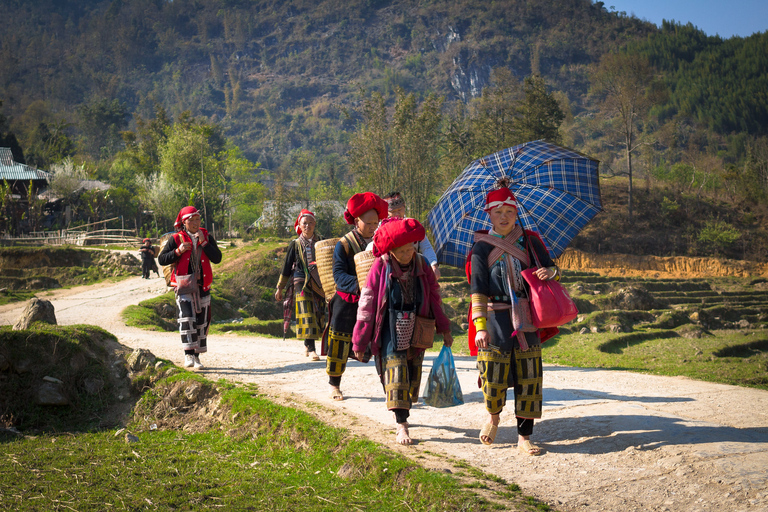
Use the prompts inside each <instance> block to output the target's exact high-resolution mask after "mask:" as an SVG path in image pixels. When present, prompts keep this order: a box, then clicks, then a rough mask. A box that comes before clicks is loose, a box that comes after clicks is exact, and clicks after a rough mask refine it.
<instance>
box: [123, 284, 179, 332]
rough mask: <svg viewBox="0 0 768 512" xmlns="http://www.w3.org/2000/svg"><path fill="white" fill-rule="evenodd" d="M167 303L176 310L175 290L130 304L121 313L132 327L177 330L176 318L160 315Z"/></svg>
mask: <svg viewBox="0 0 768 512" xmlns="http://www.w3.org/2000/svg"><path fill="white" fill-rule="evenodd" d="M166 304H167V305H169V306H171V307H172V308H173V310H174V311H176V299H175V296H174V292H173V290H171V291H169V292H167V293H164V294H163V295H158V296H157V297H153V298H151V299H147V300H143V301H141V302H139V303H138V304H137V305H133V306H128V307H126V308H125V309H123V311H122V312H121V313H120V314H121V316H122V318H123V322H125V325H128V326H130V327H138V328H140V329H146V330H148V331H166V332H171V331H175V330H176V329H177V328H178V323H177V322H176V319H175V318H163V317H162V316H160V311H161V308H162V307H163V306H164V305H166Z"/></svg>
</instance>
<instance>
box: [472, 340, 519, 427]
mask: <svg viewBox="0 0 768 512" xmlns="http://www.w3.org/2000/svg"><path fill="white" fill-rule="evenodd" d="M511 365H512V353H511V352H501V353H499V352H496V351H495V350H483V349H479V350H478V351H477V369H478V370H480V379H481V381H482V385H483V398H485V409H486V410H487V411H488V412H489V413H491V414H499V413H500V412H501V411H502V409H504V406H505V405H506V403H507V389H508V388H509V369H510V366H511Z"/></svg>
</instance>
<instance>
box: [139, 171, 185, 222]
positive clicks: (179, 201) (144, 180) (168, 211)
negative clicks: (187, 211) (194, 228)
mask: <svg viewBox="0 0 768 512" xmlns="http://www.w3.org/2000/svg"><path fill="white" fill-rule="evenodd" d="M136 185H137V186H138V189H139V192H140V194H141V197H142V203H143V204H144V205H146V206H147V207H148V209H149V210H151V211H152V213H153V215H154V218H155V221H156V222H157V223H158V224H160V225H163V224H165V225H167V226H168V227H169V228H170V226H171V225H173V222H174V221H175V220H176V214H177V213H178V212H179V210H181V208H182V207H183V206H184V205H185V204H188V195H187V194H188V190H184V189H181V188H180V187H178V186H176V185H175V184H174V183H172V182H171V180H170V179H169V178H168V177H167V176H166V175H164V174H161V173H155V174H152V175H151V176H149V177H144V176H137V177H136Z"/></svg>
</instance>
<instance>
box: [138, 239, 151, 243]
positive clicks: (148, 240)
mask: <svg viewBox="0 0 768 512" xmlns="http://www.w3.org/2000/svg"><path fill="white" fill-rule="evenodd" d="M151 241H152V240H150V239H149V238H145V239H144V240H142V242H141V243H145V242H151Z"/></svg>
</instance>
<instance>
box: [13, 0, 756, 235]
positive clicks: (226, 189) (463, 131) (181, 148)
mask: <svg viewBox="0 0 768 512" xmlns="http://www.w3.org/2000/svg"><path fill="white" fill-rule="evenodd" d="M5 4H6V5H5V13H6V16H7V19H9V20H13V23H9V24H7V26H6V27H5V30H4V32H3V34H2V35H1V36H0V100H2V102H3V104H2V108H1V109H0V114H1V117H0V137H2V139H3V140H2V141H0V142H4V145H10V146H12V147H14V150H15V154H16V155H17V159H22V158H23V159H24V160H26V161H27V162H28V163H30V164H32V165H35V166H37V167H40V168H42V169H45V170H54V171H58V174H59V175H60V176H64V175H82V176H88V177H96V178H99V179H102V180H104V181H108V182H110V183H111V184H112V185H113V187H114V189H113V192H112V197H111V198H104V197H98V196H97V195H96V196H94V195H93V194H92V196H93V197H92V196H88V197H85V198H84V199H83V198H80V199H79V201H80V203H78V204H79V206H78V208H79V210H80V211H81V212H88V213H89V214H91V215H89V216H90V217H92V216H94V215H96V216H97V215H99V214H100V213H99V212H101V214H103V215H107V213H117V210H118V209H122V210H124V211H121V212H120V214H125V215H127V216H133V217H134V218H135V222H136V224H137V225H145V226H149V225H152V223H157V222H158V220H159V221H160V223H161V224H162V223H167V221H168V217H169V214H168V212H169V211H172V210H173V208H175V207H176V206H177V205H178V204H181V203H185V202H186V203H188V202H196V204H200V202H201V201H203V200H204V202H203V203H202V205H203V206H207V208H210V210H211V213H210V215H209V217H210V218H212V219H215V220H216V221H217V222H219V225H224V224H225V223H229V224H234V226H235V227H238V226H239V227H240V228H242V227H243V226H244V225H245V224H248V223H250V222H252V221H253V220H254V219H255V217H256V216H258V214H259V213H260V212H261V206H262V203H263V201H264V200H265V199H277V200H279V201H289V200H291V199H292V198H293V197H295V196H296V195H297V194H296V192H295V191H296V188H295V187H294V186H292V185H296V184H299V185H300V186H299V187H298V189H299V190H300V193H299V194H298V197H299V198H300V199H304V200H308V199H312V200H321V199H342V200H343V199H344V196H345V195H348V194H349V193H350V192H351V191H354V190H356V187H359V186H362V184H363V183H365V182H366V179H368V178H370V175H372V174H375V173H376V172H388V173H390V174H391V175H392V176H393V179H395V180H397V179H401V178H398V176H401V175H400V174H398V173H399V172H400V167H402V166H404V165H406V164H408V162H407V159H408V158H412V159H417V158H419V159H422V160H425V161H427V162H429V165H430V166H432V167H431V169H432V170H433V171H434V169H437V170H438V172H437V173H434V174H433V175H431V176H432V178H433V179H432V180H431V182H430V184H429V186H428V187H427V185H425V186H424V187H426V188H424V187H423V188H424V190H420V191H419V192H418V194H421V195H420V196H419V201H420V202H419V204H422V203H423V204H427V203H428V202H429V201H433V200H434V199H435V198H436V197H438V196H439V194H440V192H441V190H442V189H444V187H445V186H446V185H447V183H449V182H450V180H451V179H452V178H453V177H454V176H455V175H456V174H458V172H460V171H461V169H462V168H463V166H464V165H466V164H468V163H469V161H471V159H473V158H477V157H479V156H482V155H483V154H487V152H491V151H495V150H496V149H501V148H502V147H506V146H509V145H512V144H516V143H520V142H525V141H527V140H530V139H531V138H549V139H553V140H556V141H559V142H561V143H564V144H566V145H569V146H572V147H574V148H575V149H578V150H581V151H584V152H586V153H588V154H590V155H593V156H595V157H597V158H599V159H601V161H602V162H603V166H602V169H603V172H605V173H606V174H607V175H621V176H629V177H631V178H632V179H634V180H637V179H642V180H645V182H646V185H649V184H654V185H659V186H662V187H666V188H669V189H670V190H672V191H673V192H674V193H675V194H693V195H694V196H695V197H696V198H700V197H703V198H705V197H712V198H715V199H718V200H727V201H729V202H730V203H734V202H735V203H738V204H739V205H741V206H739V208H741V209H742V210H744V211H747V212H749V215H752V216H755V215H757V216H758V217H757V218H762V217H760V216H761V215H762V213H761V212H762V211H763V210H764V209H765V205H766V197H767V195H768V142H766V140H767V139H766V131H768V98H766V96H765V93H764V91H765V90H768V83H766V81H768V56H767V55H768V52H766V49H768V33H762V34H756V35H754V36H752V37H749V38H744V39H742V38H732V39H728V40H723V39H721V38H719V37H708V36H706V35H705V34H703V33H702V32H700V31H699V30H697V29H696V28H695V27H692V26H681V25H676V24H669V23H665V24H664V25H663V26H662V27H661V28H657V27H656V26H654V25H652V24H650V23H647V22H644V21H642V20H638V19H636V18H634V17H632V16H627V15H626V13H622V12H615V11H614V10H612V8H608V7H606V6H605V4H604V3H603V2H595V3H592V2H591V1H589V0H537V1H524V0H502V1H494V2H487V1H484V0H461V1H448V0H424V1H386V0H378V1H377V0H350V1H349V2H343V3H342V2H335V1H330V0H327V1H321V2H315V1H312V2H309V1H301V0H294V1H266V0H261V1H246V0H173V1H165V0H134V1H123V0H111V1H100V0H71V1H56V0H39V1H35V2H24V1H20V0H9V1H7V2H5ZM628 69H632V70H634V71H632V72H633V73H634V72H636V73H638V74H637V75H636V77H637V78H636V79H634V80H633V82H634V84H636V85H637V84H639V85H638V87H637V93H638V97H642V99H643V101H642V102H640V103H638V104H636V105H633V108H634V107H637V109H636V111H633V112H634V113H633V115H632V117H631V119H629V122H630V123H631V125H632V128H633V130H632V133H631V134H629V135H627V134H625V133H623V132H622V130H621V126H622V125H626V123H624V122H623V121H625V120H622V119H620V115H619V114H617V112H619V110H617V109H616V108H612V107H611V105H616V104H618V103H617V102H620V101H621V100H622V98H620V97H618V96H617V93H616V91H615V90H614V89H611V87H610V84H611V83H612V82H611V80H612V79H613V78H615V77H616V76H622V75H625V76H626V75H628V74H627V73H625V72H624V70H628ZM377 116H378V117H377ZM398 116H400V117H398ZM395 120H399V121H397V122H395ZM376 123H379V124H378V125H376ZM419 123H420V124H419ZM405 125H408V126H409V130H410V131H407V130H404V129H403V128H402V127H403V126H405ZM366 128H368V129H369V130H368V132H366V133H369V134H371V133H378V134H379V136H380V137H382V138H381V139H377V140H379V141H380V142H381V141H383V140H384V139H383V138H386V137H390V139H387V140H388V141H389V142H386V143H383V142H381V143H382V144H385V145H386V146H387V148H388V150H392V151H394V152H395V153H397V154H403V155H404V153H405V152H406V149H407V148H408V147H409V145H410V146H412V145H413V144H409V143H408V139H407V138H404V137H405V135H404V134H406V133H409V134H411V135H410V136H414V134H416V133H419V134H420V135H424V134H426V135H424V137H423V138H422V139H421V142H420V144H421V145H422V146H424V147H426V148H427V149H428V151H424V152H422V154H421V155H415V154H414V155H404V156H402V157H401V159H402V162H400V164H399V165H398V164H395V165H394V166H393V164H391V163H388V164H387V165H389V166H390V167H389V168H387V167H386V166H385V167H382V169H380V170H377V169H376V168H375V167H376V164H375V163H371V161H370V158H368V157H369V156H370V154H366V151H370V147H368V148H366V146H365V145H364V144H363V143H362V138H361V136H360V134H361V133H363V132H364V131H365V129H366ZM374 128H375V129H374ZM398 130H400V131H398ZM413 140H415V139H411V141H413ZM16 141H17V142H18V143H16ZM393 141H398V142H393ZM68 157H69V158H71V160H65V159H66V158H68ZM366 158H368V159H367V160H366ZM630 158H631V160H630ZM62 162H63V163H62ZM630 164H631V165H630ZM414 168H415V169H416V171H417V172H418V169H419V168H418V166H417V167H414ZM193 172H194V173H195V174H194V175H193V174H192V173H193ZM78 173H79V174H78ZM198 174H199V175H201V176H202V177H203V179H202V181H204V182H205V183H206V184H205V187H207V190H204V187H203V186H202V184H201V183H199V182H198V180H197V179H196V178H194V176H196V175H198ZM60 188H61V187H60ZM376 191H377V192H381V193H383V192H387V191H388V190H376ZM411 193H412V194H415V193H417V192H411ZM205 194H208V196H207V197H206V196H205ZM422 195H423V197H421V196H422ZM630 197H631V196H630ZM75 202H76V201H75V200H74V199H73V204H74V203H75ZM5 206H7V205H5ZM5 206H4V207H5ZM147 210H151V211H153V212H155V213H154V214H153V215H154V217H153V218H149V217H146V216H142V215H141V214H140V212H142V211H147ZM164 210H167V211H164ZM413 213H414V214H418V215H422V214H423V213H424V210H423V208H419V210H418V211H416V212H413ZM628 215H629V217H630V221H631V220H632V215H633V208H632V204H631V202H630V207H629V211H628ZM27 217H28V219H29V222H30V223H31V222H32V220H34V219H35V218H36V217H35V215H34V214H32V213H30V214H29V215H28V216H27ZM750 218H751V217H750ZM703 220H716V219H702V221H703ZM630 223H631V222H630ZM2 228H3V226H0V229H2ZM734 228H735V229H742V228H743V226H740V225H738V226H737V225H734ZM5 229H9V226H5Z"/></svg>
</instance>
